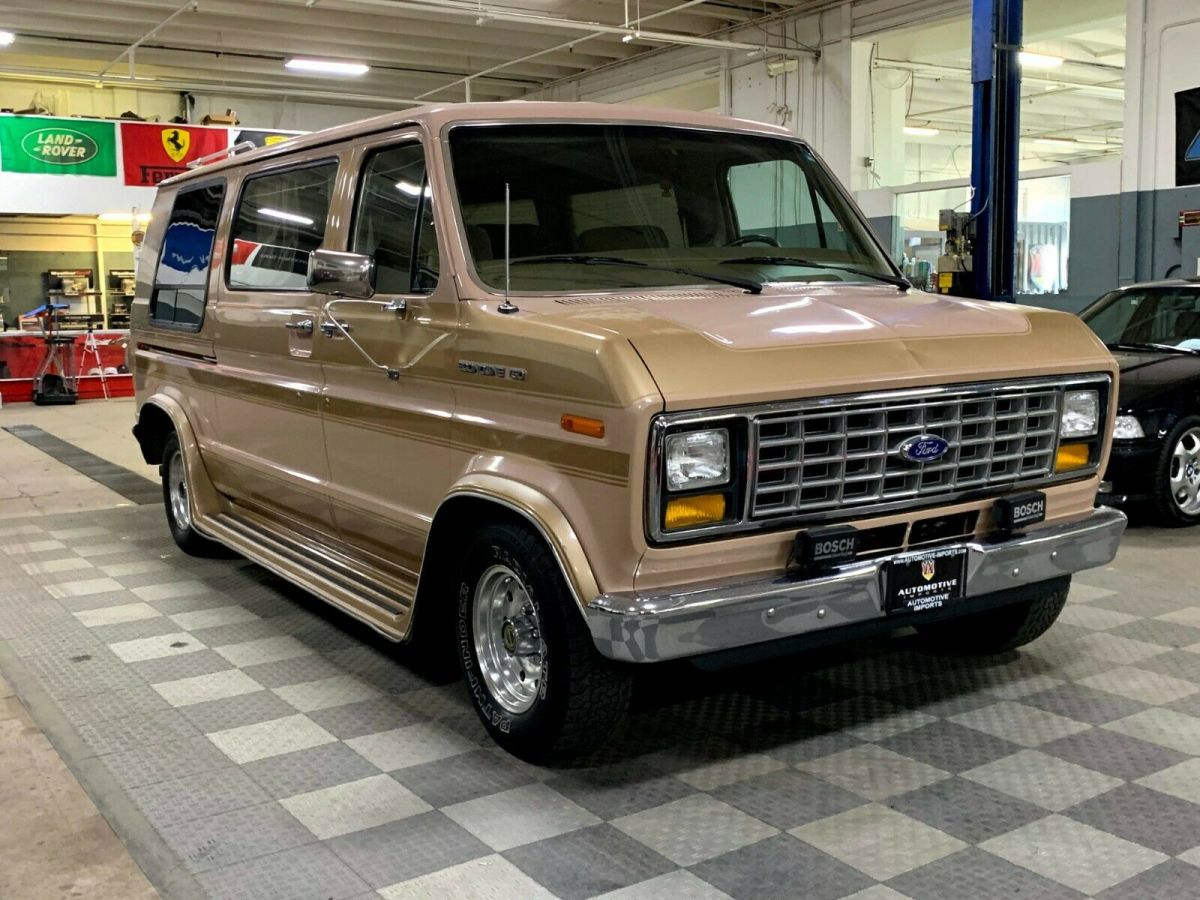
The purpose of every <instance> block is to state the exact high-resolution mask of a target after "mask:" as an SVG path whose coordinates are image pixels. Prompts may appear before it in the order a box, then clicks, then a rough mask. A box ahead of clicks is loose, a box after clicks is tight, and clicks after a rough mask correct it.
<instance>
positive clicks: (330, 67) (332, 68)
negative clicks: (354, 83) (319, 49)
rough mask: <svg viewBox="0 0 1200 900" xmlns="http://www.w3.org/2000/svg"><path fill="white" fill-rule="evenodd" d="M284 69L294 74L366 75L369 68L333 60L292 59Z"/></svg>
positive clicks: (360, 64)
mask: <svg viewBox="0 0 1200 900" xmlns="http://www.w3.org/2000/svg"><path fill="white" fill-rule="evenodd" d="M284 66H285V67H286V68H289V69H291V70H292V71H294V72H317V73H319V74H321V75H366V74H367V72H369V71H371V67H370V66H368V65H367V64H366V63H354V62H338V61H337V60H333V59H303V58H301V57H298V56H296V57H292V58H291V59H289V60H288V61H287V62H286V63H284Z"/></svg>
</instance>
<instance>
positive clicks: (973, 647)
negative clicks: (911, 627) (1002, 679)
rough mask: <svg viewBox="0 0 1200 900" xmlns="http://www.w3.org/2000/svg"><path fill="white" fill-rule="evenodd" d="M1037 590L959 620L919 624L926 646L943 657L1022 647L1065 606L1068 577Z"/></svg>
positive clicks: (1068, 589) (1056, 616)
mask: <svg viewBox="0 0 1200 900" xmlns="http://www.w3.org/2000/svg"><path fill="white" fill-rule="evenodd" d="M1036 590H1037V593H1036V594H1035V595H1034V596H1033V597H1031V598H1030V599H1028V600H1020V601H1018V602H1016V603H1010V604H1008V605H1006V606H1001V607H998V608H997V609H989V610H986V611H984V612H979V613H973V614H971V615H968V616H963V617H961V618H958V619H949V620H945V621H941V622H932V623H930V624H929V625H918V626H917V633H918V635H920V639H921V644H922V645H923V646H924V648H925V649H927V650H929V651H931V652H934V653H940V654H943V655H946V656H992V655H994V654H997V653H1006V652H1008V651H1009V650H1015V649H1017V648H1018V647H1023V646H1025V645H1026V644H1028V643H1030V642H1031V641H1035V640H1037V639H1038V638H1040V637H1041V636H1042V635H1043V634H1045V633H1046V631H1047V630H1048V629H1049V628H1050V626H1051V625H1053V624H1054V622H1055V620H1056V619H1058V615H1059V613H1061V612H1062V611H1063V607H1064V606H1066V605H1067V593H1068V592H1069V591H1070V590H1071V578H1070V576H1067V577H1066V578H1057V579H1055V580H1054V581H1046V582H1043V583H1041V584H1039V585H1037V586H1036Z"/></svg>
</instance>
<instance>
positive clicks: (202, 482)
mask: <svg viewBox="0 0 1200 900" xmlns="http://www.w3.org/2000/svg"><path fill="white" fill-rule="evenodd" d="M131 353H132V361H133V365H132V368H133V371H134V374H135V378H136V386H137V410H138V411H137V425H136V428H135V434H136V436H137V439H138V441H139V442H140V444H141V447H142V450H143V453H144V454H145V458H146V460H147V461H149V462H153V463H160V464H161V466H162V476H163V490H164V498H165V502H166V509H167V519H168V522H169V524H170V527H171V531H172V532H173V534H174V536H175V540H176V541H177V543H178V544H179V546H180V547H182V548H183V549H184V550H185V551H188V552H193V553H205V552H208V551H210V550H212V549H214V548H215V547H217V546H218V545H223V546H224V547H227V548H232V549H233V550H236V551H237V552H240V553H242V554H245V555H246V556H247V557H249V558H251V559H253V560H255V561H257V562H259V563H261V564H262V565H264V566H266V567H267V568H269V569H272V570H274V571H275V572H278V573H280V574H281V575H282V576H283V577H285V578H288V579H290V580H292V581H294V582H296V583H297V584H299V585H302V586H303V587H305V588H307V589H308V590H310V591H312V592H313V593H315V594H317V595H318V596H320V597H322V598H323V599H325V600H327V601H328V602H330V603H332V604H334V605H335V606H337V607H339V608H340V609H342V610H344V611H345V612H347V613H349V614H350V615H352V616H355V617H357V618H359V619H361V620H363V621H364V622H367V623H368V624H370V625H371V626H372V627H374V628H376V629H377V630H378V631H380V632H382V633H383V634H384V635H386V636H387V637H389V638H392V639H394V640H396V641H403V642H408V643H409V644H411V645H413V649H414V651H415V650H427V651H433V650H440V649H442V648H444V649H445V650H446V652H447V654H450V653H453V654H454V655H456V656H457V657H458V660H459V662H460V663H461V667H462V670H463V672H464V675H465V679H466V682H467V686H468V689H469V693H470V696H471V698H472V700H473V702H474V705H475V707H476V709H477V710H478V711H479V714H480V716H481V717H482V719H483V721H484V723H485V724H486V726H487V728H488V730H489V732H490V733H491V734H492V735H493V736H494V737H495V739H496V740H497V741H498V742H499V743H500V744H501V745H503V746H504V747H506V748H508V749H509V750H511V751H512V752H514V753H516V754H519V755H521V756H524V757H526V758H530V759H541V760H546V759H552V758H562V757H565V756H568V755H571V754H575V753H579V752H582V751H586V750H588V749H589V748H592V747H594V746H596V744H597V743H598V742H599V741H601V740H602V739H603V737H604V736H605V735H606V734H608V733H609V732H610V731H611V730H612V728H613V726H614V724H615V723H616V722H617V721H618V720H619V718H620V717H621V716H622V714H623V713H624V711H625V709H626V707H627V705H628V703H629V697H630V685H631V681H632V678H633V675H634V673H635V672H636V671H637V670H639V669H644V668H645V667H646V665H647V664H651V663H655V662H658V661H660V660H669V659H676V658H680V657H696V656H701V655H707V656H708V657H709V659H710V661H713V662H716V663H720V662H725V661H736V660H737V659H739V658H742V657H750V656H753V655H756V654H762V653H764V652H768V651H769V652H775V651H787V652H795V651H798V650H800V649H802V648H803V647H805V646H809V645H812V644H814V643H823V642H828V641H834V640H842V639H848V638H851V637H855V636H859V635H863V634H865V633H869V632H872V631H880V630H888V629H898V628H901V627H904V626H913V627H915V628H916V630H917V631H918V632H919V633H920V638H919V639H921V640H923V641H925V642H926V643H927V644H928V645H929V646H930V647H933V648H937V647H943V648H945V649H946V650H948V651H952V652H958V653H962V652H977V653H991V652H996V651H999V650H1003V649H1008V648H1012V647H1016V646H1019V645H1021V644H1023V643H1026V642H1028V641H1030V640H1033V639H1034V638H1036V637H1037V636H1038V635H1040V634H1041V633H1042V632H1043V631H1045V630H1046V628H1048V627H1049V626H1050V624H1051V623H1052V622H1053V621H1054V619H1055V618H1056V616H1057V615H1058V613H1059V611H1060V610H1061V609H1062V607H1063V603H1064V602H1065V599H1066V594H1067V589H1068V587H1069V584H1070V579H1071V574H1072V573H1073V572H1076V571H1079V570H1081V569H1085V568H1088V567H1091V566H1100V565H1104V564H1105V563H1107V562H1109V561H1110V560H1111V559H1112V558H1113V555H1114V554H1115V552H1116V549H1117V544H1118V541H1119V539H1120V536H1121V533H1122V530H1123V528H1124V525H1125V520H1124V518H1123V517H1122V515H1121V514H1120V513H1119V512H1115V511H1111V510H1104V509H1100V510H1097V509H1095V508H1094V498H1095V494H1096V490H1097V487H1098V474H1097V473H1098V472H1100V471H1102V470H1103V467H1104V463H1105V461H1106V457H1107V456H1108V451H1109V434H1110V425H1111V422H1112V418H1113V404H1114V400H1115V397H1116V391H1115V387H1116V378H1117V370H1116V366H1115V365H1114V363H1113V360H1112V358H1111V357H1110V356H1109V354H1108V353H1107V352H1106V351H1105V349H1104V347H1103V346H1101V345H1100V344H1099V342H1098V341H1097V340H1096V338H1094V337H1093V336H1092V333H1091V332H1090V331H1089V330H1088V329H1087V327H1086V326H1084V325H1082V324H1081V323H1080V322H1078V321H1077V320H1076V319H1075V318H1074V317H1072V316H1068V315H1064V314H1060V313H1055V312H1050V311H1046V310H1041V309H1031V308H1026V307H1022V306H1014V305H1008V304H998V305H989V304H987V303H982V302H972V301H964V300H954V299H948V298H945V297H938V296H933V295H929V294H923V293H918V292H916V291H914V290H912V289H911V288H910V287H909V286H908V284H907V282H905V281H904V280H903V279H902V278H901V277H900V276H899V274H898V272H897V270H896V268H895V267H894V266H893V265H892V263H891V262H889V260H888V258H887V256H886V254H885V253H884V251H883V250H882V248H881V247H880V246H879V243H878V242H877V240H876V239H875V237H874V236H873V235H872V234H871V232H870V230H869V229H868V227H867V225H866V224H865V222H864V220H863V218H862V216H861V214H860V213H859V212H858V210H857V209H856V208H855V206H854V204H853V202H852V201H851V200H850V198H849V197H848V196H847V194H846V192H845V191H844V190H843V189H842V187H841V186H840V185H839V184H838V183H837V182H836V181H835V180H834V178H833V177H831V175H830V174H829V171H828V170H827V169H826V167H825V166H824V165H823V164H822V162H821V161H820V160H819V159H818V158H817V156H816V155H815V154H814V153H813V151H812V150H811V149H810V148H809V147H808V146H807V145H806V144H805V143H804V141H802V140H798V139H797V138H795V137H794V136H792V135H790V134H788V133H787V132H785V131H783V130H781V129H777V128H772V127H769V126H766V125H761V124H755V123H748V122H739V121H733V120H728V119H722V118H718V117H714V116H707V115H698V114H696V115H694V114H684V113H674V112H671V113H667V112H662V111H647V110H644V109H635V108H630V107H616V106H605V105H588V104H551V103H505V104H466V105H459V106H445V107H436V108H424V109H416V110H410V111H405V112H402V113H396V114H394V115H389V116H384V117H381V118H376V119H371V120H369V121H365V122H361V123H358V124H355V125H349V126H345V127H340V128H335V129H331V130H328V131H323V132H320V133H317V134H313V135H309V136H306V137H301V138H296V139H293V140H289V141H287V142H286V143H284V144H280V145H276V146H273V147H267V148H264V149H260V150H255V151H252V152H249V153H246V154H244V155H234V156H231V157H229V158H226V159H222V160H220V161H217V162H214V163H211V164H209V165H204V166H201V167H199V168H197V169H195V170H194V171H191V172H189V173H187V174H185V175H181V176H179V177H177V178H174V179H172V180H170V181H168V182H165V183H164V184H163V185H162V187H161V188H160V190H159V194H158V199H157V201H156V203H155V206H154V212H153V220H152V224H151V226H150V229H149V232H148V234H147V238H146V242H145V245H144V247H143V248H142V261H141V266H140V270H139V274H138V292H137V302H136V303H135V304H134V311H133V347H132V351H131Z"/></svg>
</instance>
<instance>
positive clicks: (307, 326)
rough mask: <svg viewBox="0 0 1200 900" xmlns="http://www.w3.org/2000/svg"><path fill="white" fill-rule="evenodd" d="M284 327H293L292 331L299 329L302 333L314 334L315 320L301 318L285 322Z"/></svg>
mask: <svg viewBox="0 0 1200 900" xmlns="http://www.w3.org/2000/svg"><path fill="white" fill-rule="evenodd" d="M283 327H284V328H290V329H292V331H297V332H299V333H300V334H312V333H313V320H312V319H301V320H300V321H299V322H284V323H283Z"/></svg>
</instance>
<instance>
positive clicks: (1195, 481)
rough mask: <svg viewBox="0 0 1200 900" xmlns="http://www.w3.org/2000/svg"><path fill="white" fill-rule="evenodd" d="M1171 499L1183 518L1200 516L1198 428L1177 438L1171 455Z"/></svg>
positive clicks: (1199, 435) (1199, 431)
mask: <svg viewBox="0 0 1200 900" xmlns="http://www.w3.org/2000/svg"><path fill="white" fill-rule="evenodd" d="M1168 477H1169V483H1170V488H1171V499H1172V500H1174V501H1175V506H1176V507H1178V509H1179V511H1180V512H1181V513H1183V514H1184V515H1185V516H1194V515H1200V428H1189V429H1188V430H1187V431H1185V432H1184V433H1183V434H1181V435H1180V436H1179V441H1178V442H1177V443H1176V444H1175V449H1174V451H1172V453H1171V469H1170V474H1169V476H1168Z"/></svg>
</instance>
